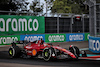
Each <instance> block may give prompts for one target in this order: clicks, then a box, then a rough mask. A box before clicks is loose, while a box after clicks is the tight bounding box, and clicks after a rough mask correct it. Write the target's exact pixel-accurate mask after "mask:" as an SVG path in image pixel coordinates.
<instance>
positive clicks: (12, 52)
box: [8, 46, 21, 58]
mask: <svg viewBox="0 0 100 67" xmlns="http://www.w3.org/2000/svg"><path fill="white" fill-rule="evenodd" d="M8 53H9V56H10V58H15V57H19V56H20V54H21V52H20V48H19V47H18V46H11V47H10V48H9V51H8Z"/></svg>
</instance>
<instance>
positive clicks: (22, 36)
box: [20, 34, 45, 42]
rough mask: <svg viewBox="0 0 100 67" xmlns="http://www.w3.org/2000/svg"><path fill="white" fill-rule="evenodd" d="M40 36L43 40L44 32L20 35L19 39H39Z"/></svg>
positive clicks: (31, 40)
mask: <svg viewBox="0 0 100 67" xmlns="http://www.w3.org/2000/svg"><path fill="white" fill-rule="evenodd" d="M40 38H42V39H43V40H44V41H45V35H44V34H38V35H37V34H33V35H21V36H20V40H27V41H30V42H33V41H36V40H39V39H40Z"/></svg>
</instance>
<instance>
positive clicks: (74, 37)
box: [66, 33, 84, 42]
mask: <svg viewBox="0 0 100 67" xmlns="http://www.w3.org/2000/svg"><path fill="white" fill-rule="evenodd" d="M66 41H67V42H68V41H84V33H70V34H66Z"/></svg>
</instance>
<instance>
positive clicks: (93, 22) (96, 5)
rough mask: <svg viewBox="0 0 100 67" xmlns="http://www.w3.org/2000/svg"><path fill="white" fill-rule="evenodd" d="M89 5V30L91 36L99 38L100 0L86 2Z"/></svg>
mask: <svg viewBox="0 0 100 67" xmlns="http://www.w3.org/2000/svg"><path fill="white" fill-rule="evenodd" d="M86 2H87V4H88V5H89V30H90V35H91V36H100V0H87V1H86Z"/></svg>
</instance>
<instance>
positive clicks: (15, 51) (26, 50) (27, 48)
mask: <svg viewBox="0 0 100 67" xmlns="http://www.w3.org/2000/svg"><path fill="white" fill-rule="evenodd" d="M21 44H23V45H21ZM82 53H84V52H82ZM9 55H10V57H11V58H14V57H24V58H25V57H26V58H27V57H36V58H43V59H44V60H45V61H49V60H50V59H51V58H53V59H78V57H80V56H79V55H80V51H79V49H78V48H77V47H76V46H72V45H71V46H70V47H69V50H67V49H65V48H61V47H59V46H53V45H52V44H49V43H45V42H44V41H43V40H37V41H34V42H27V41H16V42H13V43H12V46H11V47H10V48H9Z"/></svg>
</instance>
